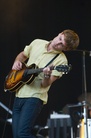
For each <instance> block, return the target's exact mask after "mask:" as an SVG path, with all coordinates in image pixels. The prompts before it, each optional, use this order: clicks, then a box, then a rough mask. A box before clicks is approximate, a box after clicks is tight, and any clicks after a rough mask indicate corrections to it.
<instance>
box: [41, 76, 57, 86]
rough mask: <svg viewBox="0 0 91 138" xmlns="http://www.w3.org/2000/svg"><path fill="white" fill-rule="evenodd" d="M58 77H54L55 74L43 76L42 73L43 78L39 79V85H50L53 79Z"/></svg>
mask: <svg viewBox="0 0 91 138" xmlns="http://www.w3.org/2000/svg"><path fill="white" fill-rule="evenodd" d="M58 78H59V77H56V76H52V75H50V76H45V75H44V78H43V80H42V81H41V87H44V88H45V87H48V86H50V85H51V84H52V83H53V82H54V81H55V80H57V79H58Z"/></svg>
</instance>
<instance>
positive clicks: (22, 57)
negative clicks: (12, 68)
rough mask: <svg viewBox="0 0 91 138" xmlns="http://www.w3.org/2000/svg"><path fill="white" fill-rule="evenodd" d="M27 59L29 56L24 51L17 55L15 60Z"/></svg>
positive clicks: (22, 60)
mask: <svg viewBox="0 0 91 138" xmlns="http://www.w3.org/2000/svg"><path fill="white" fill-rule="evenodd" d="M26 59H27V57H26V56H25V55H24V52H21V53H20V54H18V55H17V57H16V58H15V61H20V62H24V61H25V60H26Z"/></svg>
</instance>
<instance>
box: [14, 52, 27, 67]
mask: <svg viewBox="0 0 91 138" xmlns="http://www.w3.org/2000/svg"><path fill="white" fill-rule="evenodd" d="M26 59H27V57H26V56H25V55H24V52H21V53H20V54H18V56H17V57H16V59H15V61H14V64H13V66H12V69H13V70H20V69H22V62H24V61H25V60H26Z"/></svg>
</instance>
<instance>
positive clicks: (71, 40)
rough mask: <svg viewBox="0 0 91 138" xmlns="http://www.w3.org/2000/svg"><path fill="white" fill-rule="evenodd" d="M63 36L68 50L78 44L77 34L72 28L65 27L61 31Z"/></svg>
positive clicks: (73, 48)
mask: <svg viewBox="0 0 91 138" xmlns="http://www.w3.org/2000/svg"><path fill="white" fill-rule="evenodd" d="M62 33H63V34H64V36H65V38H64V39H65V42H66V45H67V47H68V49H69V50H75V49H76V48H77V47H78V45H79V36H78V34H77V33H76V32H74V31H73V30H70V29H67V30H64V31H63V32H62Z"/></svg>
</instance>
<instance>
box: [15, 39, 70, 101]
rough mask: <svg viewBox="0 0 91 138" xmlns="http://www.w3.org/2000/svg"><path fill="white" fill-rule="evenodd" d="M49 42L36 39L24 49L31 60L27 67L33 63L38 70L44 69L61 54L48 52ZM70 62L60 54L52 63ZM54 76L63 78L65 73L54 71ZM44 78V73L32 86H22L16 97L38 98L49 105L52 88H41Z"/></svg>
mask: <svg viewBox="0 0 91 138" xmlns="http://www.w3.org/2000/svg"><path fill="white" fill-rule="evenodd" d="M48 44H49V42H48V41H45V40H41V39H35V40H34V41H33V42H32V43H30V45H28V46H26V47H25V49H24V54H25V55H26V56H27V57H28V58H29V59H28V62H27V65H28V66H29V65H32V64H33V63H34V64H36V65H37V66H38V68H43V67H45V66H46V64H47V63H48V62H49V61H50V60H51V59H52V58H53V57H54V56H55V55H56V54H58V53H59V52H58V51H51V52H48V51H47V46H48ZM67 64H68V61H67V58H66V56H65V54H64V53H63V52H60V53H59V56H58V57H57V58H56V59H55V60H54V61H53V62H52V65H54V66H58V65H67ZM52 75H54V76H59V77H61V76H62V75H63V72H58V71H57V70H52ZM43 78H44V74H43V72H41V73H39V75H38V76H37V77H35V79H34V80H33V82H32V83H31V84H25V85H24V86H22V87H21V88H20V89H19V91H18V92H16V97H21V98H26V97H37V98H39V99H41V100H43V102H44V103H47V100H48V90H49V88H50V86H48V87H46V88H42V87H41V81H42V79H43Z"/></svg>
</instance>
